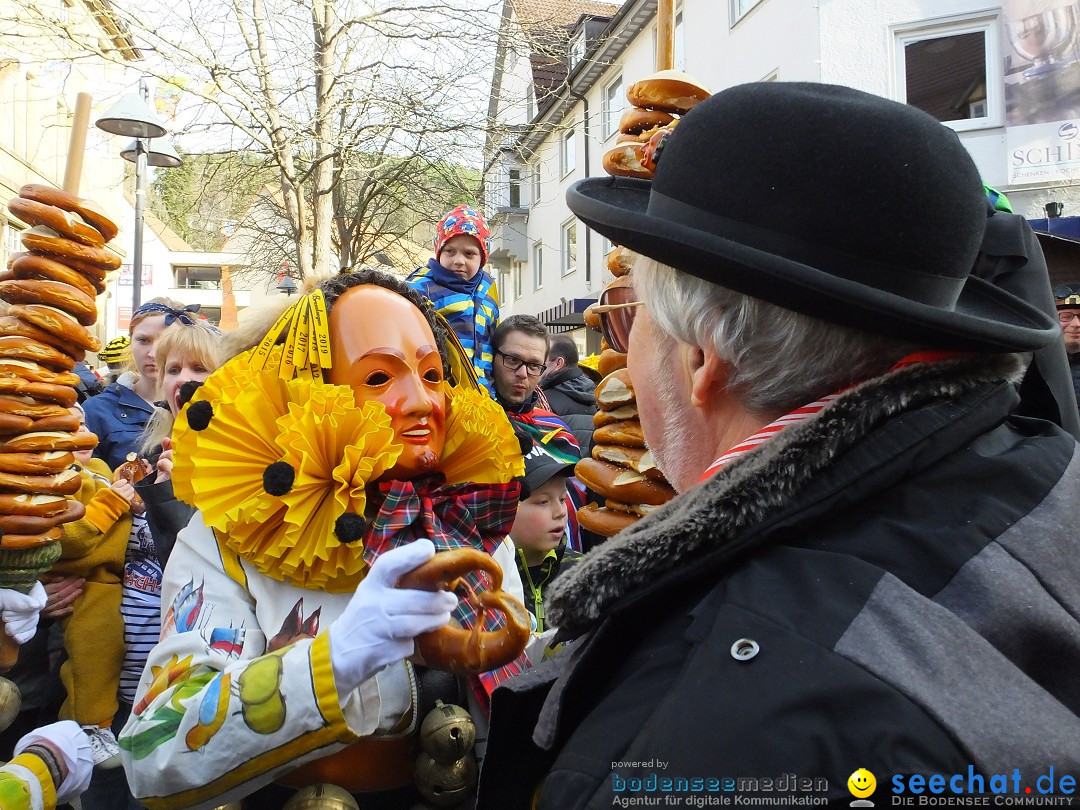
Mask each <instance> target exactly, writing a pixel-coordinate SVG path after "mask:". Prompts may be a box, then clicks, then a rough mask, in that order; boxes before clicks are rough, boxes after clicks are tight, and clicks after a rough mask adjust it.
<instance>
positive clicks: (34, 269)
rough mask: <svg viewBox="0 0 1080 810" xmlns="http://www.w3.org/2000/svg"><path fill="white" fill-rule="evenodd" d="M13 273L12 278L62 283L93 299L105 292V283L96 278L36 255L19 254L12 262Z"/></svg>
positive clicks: (46, 257)
mask: <svg viewBox="0 0 1080 810" xmlns="http://www.w3.org/2000/svg"><path fill="white" fill-rule="evenodd" d="M11 273H12V278H21V279H35V278H36V279H46V280H48V281H61V282H63V283H64V284H70V285H71V286H72V287H74V288H75V289H77V290H79V291H80V292H82V293H83V294H85V295H87V296H88V297H90V298H91V299H94V298H96V297H97V296H98V295H99V294H101V293H103V292H105V283H104V282H103V281H100V280H98V278H97V277H96V276H88V275H86V274H84V273H80V272H79V271H78V270H73V269H72V268H70V267H68V266H67V265H64V264H61V263H60V262H58V261H56V260H54V259H50V258H49V257H48V256H38V255H37V254H36V253H20V254H18V255H17V256H16V257H15V259H14V260H13V261H12V262H11Z"/></svg>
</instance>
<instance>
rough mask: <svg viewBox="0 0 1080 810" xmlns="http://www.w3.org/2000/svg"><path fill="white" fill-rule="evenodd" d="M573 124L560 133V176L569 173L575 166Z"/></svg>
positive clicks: (575, 149)
mask: <svg viewBox="0 0 1080 810" xmlns="http://www.w3.org/2000/svg"><path fill="white" fill-rule="evenodd" d="M576 135H577V133H576V132H575V131H574V127H573V124H571V125H570V128H569V129H567V130H566V131H565V132H564V133H563V135H562V150H561V152H560V161H559V165H560V167H561V168H562V176H563V177H566V175H568V174H570V172H572V171H574V169H575V168H577V143H576V140H575V136H576Z"/></svg>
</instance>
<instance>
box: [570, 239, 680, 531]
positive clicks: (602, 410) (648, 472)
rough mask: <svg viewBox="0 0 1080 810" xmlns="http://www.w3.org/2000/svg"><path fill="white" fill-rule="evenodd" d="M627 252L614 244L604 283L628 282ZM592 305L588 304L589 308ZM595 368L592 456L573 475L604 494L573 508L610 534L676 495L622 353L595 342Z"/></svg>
mask: <svg viewBox="0 0 1080 810" xmlns="http://www.w3.org/2000/svg"><path fill="white" fill-rule="evenodd" d="M630 255H631V254H630V252H629V251H627V250H626V249H625V248H621V247H617V248H615V249H614V250H613V251H612V252H611V253H610V254H609V255H608V262H607V263H608V269H609V270H611V271H612V272H613V273H614V274H615V275H616V279H615V280H614V281H613V282H612V283H611V284H609V285H608V286H609V287H615V286H628V285H629V284H630V279H629V277H628V276H626V273H627V272H629V256H630ZM590 309H591V308H590ZM584 317H585V325H586V326H588V327H591V328H593V329H597V330H598V329H599V328H600V317H599V316H598V315H596V314H595V313H594V312H590V310H589V309H586V310H585V313H584ZM600 347H601V349H602V351H601V353H600V363H599V366H598V371H599V372H600V373H601V374H602V375H604V378H603V379H602V380H601V381H600V383H599V384H598V385H597V386H596V405H597V407H598V409H599V410H597V412H596V414H595V415H594V416H593V426H594V430H593V436H592V438H593V446H592V458H583V459H582V460H581V461H579V462H578V463H577V465H576V466H575V467H574V474H575V475H576V476H577V478H578V480H579V481H581V483H583V484H584V485H585V486H586V487H588V488H589V489H590V490H591V491H593V492H594V493H596V494H597V495H598V496H600V497H601V498H603V501H604V503H603V506H601V505H599V504H596V503H589V504H586V505H585V506H584V507H583V508H582V509H579V510H578V520H580V521H581V525H582V526H584V527H585V528H586V529H588V530H589V531H590V532H593V533H594V534H598V535H600V536H602V537H611V536H612V535H613V534H615V533H616V532H620V531H622V530H623V529H625V528H626V527H627V526H630V525H632V524H634V523H636V522H637V521H638V520H639V519H641V518H642V517H644V516H645V515H647V514H648V513H649V512H651V511H652V510H654V509H656V508H657V507H658V506H660V505H661V504H665V503H667V502H668V501H669V500H671V499H672V498H674V497H675V490H674V489H672V488H671V485H670V484H668V482H667V481H666V480H665V479H664V475H663V473H661V472H660V470H659V468H658V467H657V466H656V464H655V463H654V462H653V458H652V453H650V452H649V450H648V449H647V448H646V447H645V434H644V432H643V431H642V429H641V421H640V420H639V418H638V409H637V397H636V395H635V393H634V383H633V381H632V380H631V379H630V372H629V370H628V369H627V368H626V355H625V354H623V353H622V352H617V351H615V350H614V349H612V348H611V347H610V346H608V345H607V341H603V342H602V343H601V344H600Z"/></svg>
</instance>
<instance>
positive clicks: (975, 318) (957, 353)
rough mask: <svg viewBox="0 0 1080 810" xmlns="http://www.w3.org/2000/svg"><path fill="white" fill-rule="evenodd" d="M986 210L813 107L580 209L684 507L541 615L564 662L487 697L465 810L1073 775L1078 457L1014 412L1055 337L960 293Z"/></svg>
mask: <svg viewBox="0 0 1080 810" xmlns="http://www.w3.org/2000/svg"><path fill="white" fill-rule="evenodd" d="M985 199H986V198H985V196H984V193H983V189H982V182H981V179H980V177H979V173H978V170H977V169H976V167H975V164H974V162H973V161H972V159H971V157H970V155H968V153H967V151H966V150H965V149H964V146H963V145H962V144H961V142H960V140H959V138H958V137H957V136H956V133H954V132H953V131H951V130H950V129H947V128H946V127H944V126H942V125H941V124H940V123H939V122H938V121H937V120H936V119H935V118H933V117H932V116H930V115H928V114H926V113H925V112H923V111H921V110H918V109H916V108H915V107H911V106H908V105H904V104H899V103H897V102H895V101H890V100H887V99H885V98H882V97H880V96H875V95H871V94H868V93H864V92H861V91H858V90H854V89H851V88H847V87H841V86H838V85H827V84H813V83H801V82H756V83H752V84H746V85H740V86H736V87H732V88H728V89H725V90H723V91H721V92H719V93H717V94H715V95H713V96H711V97H710V98H708V99H706V100H705V101H702V102H700V103H699V104H698V105H697V106H695V107H694V109H692V110H691V111H690V112H689V113H687V114H686V115H684V116H683V117H682V118H681V119H680V121H679V126H678V127H677V128H676V129H675V130H674V131H673V132H672V133H671V134H670V136H669V137H668V139H667V141H666V145H665V146H664V148H663V151H662V153H661V155H660V157H659V161H658V163H657V166H656V171H655V175H654V177H653V179H652V180H651V181H650V180H639V179H630V178H623V177H614V178H612V177H597V178H588V179H584V180H580V181H578V182H576V183H574V184H573V185H572V186H571V187H570V188H569V190H568V192H567V203H568V205H569V207H570V209H571V210H572V211H573V212H574V214H576V215H577V217H578V218H579V219H580V220H582V222H583V223H584V224H585V225H586V226H587V227H588V228H590V229H591V230H595V231H597V232H598V233H599V234H600V235H602V236H605V237H607V238H609V239H611V240H612V241H613V242H615V243H617V244H620V245H622V246H623V247H625V248H627V249H630V250H632V251H634V252H635V253H636V254H638V255H637V257H636V258H635V261H634V265H633V269H632V272H631V282H632V290H631V293H632V297H631V295H630V293H627V294H626V295H625V297H624V300H613V297H612V296H607V297H606V298H605V299H604V300H601V301H600V302H599V305H598V307H597V309H598V310H600V317H601V320H602V322H603V321H607V328H606V329H605V334H607V335H608V342H609V343H611V344H612V345H613V346H615V345H616V344H620V343H622V342H624V341H625V342H626V343H627V348H628V350H629V351H628V357H627V367H628V369H629V372H630V375H631V377H632V378H633V380H634V390H635V394H636V398H637V407H638V412H639V415H640V419H641V424H642V429H643V431H644V433H645V439H646V442H647V443H648V445H649V447H650V449H651V450H652V453H653V458H654V459H655V462H656V464H657V465H658V466H659V467H660V469H661V470H662V471H663V472H664V473H665V476H666V478H667V480H668V481H669V482H671V484H672V486H673V487H674V488H675V489H676V491H677V492H678V495H677V497H675V498H674V499H673V500H671V501H669V502H668V503H667V504H665V505H664V506H662V507H660V508H659V509H657V510H655V511H654V512H651V513H650V514H649V515H647V516H646V517H644V518H642V519H641V520H640V521H638V522H637V523H635V524H634V525H633V526H631V527H630V528H628V529H626V530H624V531H623V532H621V533H619V534H617V535H615V536H614V537H612V538H610V539H608V540H607V541H605V542H604V543H602V544H600V545H599V546H597V547H596V548H594V549H591V550H590V551H589V552H588V553H587V554H585V555H584V557H583V558H582V560H581V561H580V562H579V563H578V564H577V565H576V566H575V567H574V568H573V569H572V570H571V571H569V572H567V574H565V575H564V576H563V577H560V579H559V580H558V581H557V582H555V583H554V584H553V585H552V590H551V593H550V601H549V602H548V604H547V618H548V619H549V620H550V621H551V622H552V623H553V624H554V625H555V626H557V627H559V628H560V640H563V641H565V642H566V643H565V645H564V647H563V648H562V651H561V652H560V653H558V654H556V655H555V656H554V657H553V658H552V659H551V660H549V661H546V662H542V663H541V664H539V665H538V666H536V667H534V668H533V669H531V670H530V671H528V672H526V673H524V674H523V675H521V676H520V677H518V678H513V679H511V680H510V681H509V682H508V683H507V684H505V686H503V687H501V688H500V689H497V690H495V692H494V694H493V695H492V706H491V709H492V714H491V725H490V730H489V736H488V749H487V758H486V759H485V761H484V768H483V772H482V774H481V779H480V786H479V792H478V797H477V807H478V810H496V809H497V810H504V809H505V808H527V807H533V808H537V810H584V808H597V807H611V806H613V805H618V804H620V803H622V804H626V803H637V804H641V803H650V802H651V803H653V804H658V805H680V806H684V805H685V804H686V803H687V802H688V801H689V799H690V798H691V797H692V796H695V795H700V794H706V793H711V794H712V795H713V796H714V798H715V797H718V796H720V795H724V794H725V792H726V796H727V797H728V799H729V802H728V803H731V800H732V797H734V798H733V802H734V803H735V804H739V803H743V804H776V805H780V806H784V807H794V806H800V805H805V804H828V805H830V806H840V805H841V804H843V805H844V806H847V804H848V803H849V802H850V801H851V794H850V793H849V791H848V787H847V785H848V779H849V776H850V775H851V773H852V772H853V771H854V770H856V769H857V768H865V769H866V770H868V771H870V772H871V773H872V774H875V775H876V777H877V780H878V785H879V788H878V794H877V795H875V796H874V801H875V803H877V804H878V806H879V807H880V806H882V805H883V804H888V803H889V802H888V798H887V797H886V796H884V795H883V794H887V793H891V792H895V793H902V794H903V796H901V800H902V801H903V802H904V803H907V802H914V800H915V799H914V793H922V791H923V790H924V789H925V787H926V784H927V782H928V781H929V782H931V784H932V783H933V780H935V779H940V778H941V777H940V775H941V774H946V775H948V774H964V775H965V776H964V779H963V781H964V783H965V784H969V783H970V780H969V779H968V776H967V775H970V774H972V773H975V774H983V775H985V776H982V775H980V776H979V777H978V780H977V781H978V783H979V784H980V785H983V784H984V780H985V783H986V784H989V782H990V781H991V780H990V777H991V776H992V775H993V774H1000V773H1004V772H1008V773H1013V772H1014V770H1015V771H1016V773H1017V774H1024V777H1023V778H1024V779H1025V780H1026V781H1027V782H1031V781H1032V780H1033V779H1034V775H1037V774H1039V773H1048V772H1049V768H1050V767H1053V768H1054V772H1055V773H1058V774H1065V773H1068V774H1080V621H1078V618H1077V617H1080V587H1078V583H1080V554H1077V550H1076V531H1075V527H1076V526H1077V525H1078V524H1080V495H1078V494H1080V443H1078V442H1077V440H1076V439H1074V438H1073V437H1072V436H1071V435H1070V434H1068V433H1067V432H1066V431H1064V430H1063V429H1062V428H1061V427H1060V426H1058V425H1056V424H1054V423H1053V422H1051V421H1049V420H1043V419H1038V418H1033V417H1021V416H1017V415H1016V414H1015V409H1016V407H1017V404H1018V402H1019V396H1018V394H1017V390H1016V388H1015V385H1014V383H1015V382H1016V381H1018V380H1019V379H1020V378H1021V377H1022V375H1023V371H1024V367H1025V365H1026V363H1027V362H1028V361H1029V360H1030V353H1031V352H1033V351H1035V350H1038V349H1039V348H1041V347H1043V346H1047V345H1050V344H1051V343H1052V342H1053V341H1055V340H1057V339H1058V335H1059V330H1058V326H1057V324H1056V323H1055V322H1054V318H1053V316H1052V315H1051V314H1050V312H1049V311H1043V310H1042V309H1040V308H1039V307H1037V306H1034V305H1032V304H1030V303H1026V302H1025V301H1022V300H1021V299H1019V298H1016V297H1015V296H1013V295H1011V294H1009V293H1007V292H1005V291H1004V290H1002V289H1001V288H1000V287H999V286H997V285H995V284H992V283H990V282H987V281H985V280H983V279H981V278H978V277H976V276H973V275H972V274H971V270H972V267H973V265H974V264H975V259H976V256H977V254H978V252H979V249H980V245H981V242H982V238H983V232H984V226H985V222H986V212H985V205H986V202H985ZM1070 323H1071V321H1070ZM795 771H797V774H798V775H797V777H796V776H795V775H794V773H793V772H795ZM789 776H790V778H788V777H789ZM1018 778H1019V777H1018ZM945 780H946V782H947V781H948V776H946V777H945ZM953 781H954V785H955V784H958V783H959V781H961V780H960V779H959V778H957V779H954V780H953ZM1044 781H1045V780H1044ZM744 783H747V784H744ZM1071 784H1072V782H1071V777H1070V779H1069V780H1065V782H1064V783H1062V784H1061V785H1060V786H1055V787H1054V788H1050V790H1053V791H1058V792H1062V793H1065V795H1068V793H1069V792H1071V789H1072V788H1071ZM979 790H980V791H981V790H984V788H983V787H980V788H979ZM1017 790H1020V788H1017ZM905 797H906V798H905ZM879 798H880V799H881V800H880V801H878V799H879ZM893 800H894V802H895V801H896V796H893Z"/></svg>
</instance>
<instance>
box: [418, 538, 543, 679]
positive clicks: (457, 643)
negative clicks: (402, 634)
mask: <svg viewBox="0 0 1080 810" xmlns="http://www.w3.org/2000/svg"><path fill="white" fill-rule="evenodd" d="M470 571H482V572H484V573H485V574H487V575H488V576H489V577H490V578H491V588H490V589H488V590H484V591H480V592H479V593H477V592H475V591H474V590H473V589H472V588H471V587H470V586H469V583H468V582H467V581H466V580H465V578H464V575H465V574H466V573H468V572H470ZM398 587H399V588H416V589H419V590H424V591H451V592H452V591H456V590H457V589H458V588H463V589H464V590H465V591H466V592H467V594H468V596H469V598H470V600H471V601H472V602H473V603H474V604H475V605H476V609H477V619H476V624H474V625H473V627H472V628H471V629H467V628H464V627H460V626H458V625H457V624H456V623H451V624H446V625H444V626H443V627H440V628H439V629H437V630H432V631H431V632H428V633H423V634H422V635H419V636H417V637H416V651H417V652H418V653H420V655H421V657H423V659H424V663H426V664H427V665H428V666H431V667H435V668H437V669H445V670H448V671H449V672H454V673H457V674H464V673H469V672H471V673H477V672H489V671H490V670H493V669H496V668H498V667H501V666H503V665H505V664H509V663H510V662H511V661H513V660H514V659H515V658H517V657H518V656H519V655H521V653H522V651H523V650H524V649H525V645H526V644H527V643H528V641H529V635H530V632H531V630H530V622H529V615H528V613H527V612H526V610H525V606H524V605H523V604H521V602H519V601H518V600H517V599H515V598H514V597H513V596H511V595H510V594H508V593H506V591H503V590H501V588H502V569H501V568H500V567H499V564H498V563H497V562H495V560H493V559H492V558H491V556H490V555H488V554H485V553H484V552H482V551H478V550H477V549H473V548H459V549H454V550H453V551H444V552H442V553H440V554H436V555H435V556H434V557H432V558H431V559H430V560H428V561H427V562H426V563H424V564H423V565H421V566H419V567H418V568H415V569H413V570H412V571H409V572H408V573H407V574H405V575H404V576H403V577H401V579H400V580H398ZM489 610H495V611H498V612H500V613H502V614H503V616H504V617H505V619H506V625H505V626H504V627H502V628H500V629H498V630H484V629H483V623H484V616H485V614H486V613H487V611H489Z"/></svg>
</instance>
